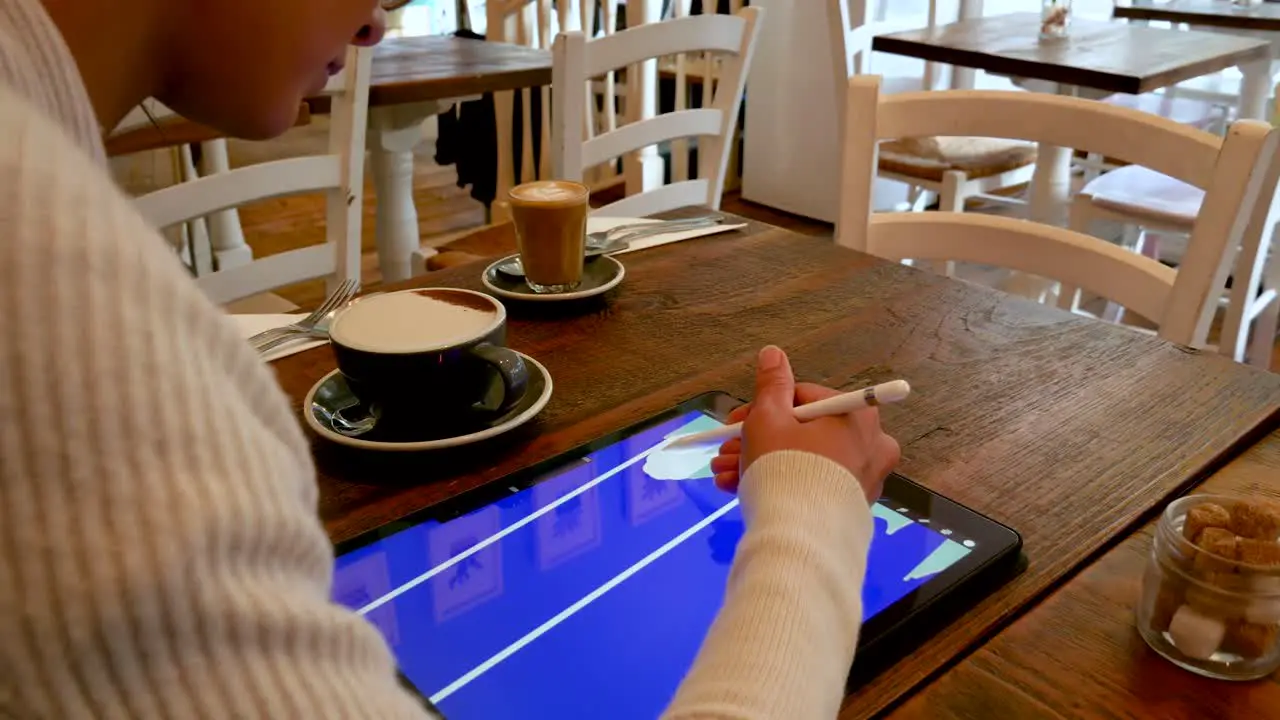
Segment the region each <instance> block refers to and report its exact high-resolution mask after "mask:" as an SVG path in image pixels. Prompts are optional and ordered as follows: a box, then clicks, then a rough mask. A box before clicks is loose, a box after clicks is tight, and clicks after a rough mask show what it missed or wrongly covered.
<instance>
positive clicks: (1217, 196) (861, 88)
mask: <svg viewBox="0 0 1280 720" xmlns="http://www.w3.org/2000/svg"><path fill="white" fill-rule="evenodd" d="M845 113H846V115H847V118H848V123H847V125H846V135H845V138H844V149H843V172H842V197H843V199H844V203H843V206H842V211H841V216H840V222H839V223H838V225H837V228H836V229H837V241H838V242H840V243H841V244H843V245H847V246H849V247H852V248H855V249H858V250H863V251H865V252H869V253H871V254H873V255H879V256H881V257H886V258H891V259H895V260H907V259H909V260H925V261H933V262H937V261H954V260H962V261H968V262H975V263H981V264H987V265H997V266H1000V267H1004V268H1009V269H1014V270H1018V271H1022V272H1027V273H1033V274H1035V275H1039V276H1042V277H1047V278H1051V279H1054V280H1057V281H1059V282H1060V283H1062V289H1061V291H1060V292H1059V294H1058V299H1057V303H1058V305H1059V307H1062V308H1064V309H1069V310H1073V311H1074V310H1077V308H1078V302H1079V295H1080V292H1079V289H1080V288H1083V289H1085V290H1087V291H1089V292H1091V293H1094V294H1097V295H1099V296H1101V297H1103V298H1105V299H1107V300H1110V301H1113V302H1115V303H1117V304H1119V305H1122V306H1124V307H1127V308H1129V309H1131V310H1133V311H1134V312H1136V313H1138V314H1140V315H1142V316H1143V317H1145V318H1147V319H1149V320H1151V321H1153V322H1155V323H1156V326H1157V327H1158V331H1157V332H1158V334H1159V335H1160V336H1161V337H1163V338H1165V339H1168V340H1171V341H1173V342H1177V343H1181V344H1184V345H1189V346H1193V347H1205V346H1206V339H1207V336H1208V331H1209V324H1210V322H1211V320H1212V318H1213V314H1214V310H1215V308H1216V306H1217V301H1218V298H1219V296H1220V295H1221V294H1222V291H1223V286H1224V283H1225V280H1226V277H1227V274H1228V272H1229V271H1230V270H1231V263H1232V260H1233V258H1234V257H1235V256H1236V254H1237V253H1236V249H1237V248H1239V247H1240V246H1241V245H1242V244H1243V241H1244V239H1245V238H1246V237H1247V236H1248V235H1249V234H1250V233H1251V232H1252V231H1253V229H1255V228H1256V227H1257V226H1260V224H1261V223H1263V222H1265V217H1266V214H1267V204H1268V202H1269V200H1270V198H1271V196H1272V194H1273V193H1274V191H1275V185H1276V175H1277V172H1276V170H1277V167H1276V156H1277V148H1278V147H1280V134H1278V133H1277V132H1276V131H1275V130H1273V129H1272V128H1271V127H1270V126H1269V125H1266V124H1264V123H1259V122H1251V121H1244V122H1238V123H1236V124H1234V125H1232V126H1231V128H1230V130H1229V132H1228V134H1227V137H1226V139H1225V140H1224V141H1222V142H1221V143H1219V141H1218V140H1217V139H1216V138H1214V137H1213V136H1211V135H1208V134H1207V133H1204V132H1201V131H1198V130H1194V129H1192V128H1188V127H1186V126H1184V125H1181V124H1179V123H1176V122H1174V121H1172V120H1168V119H1165V118H1160V117H1155V116H1152V115H1148V114H1146V113H1142V112H1139V111H1136V110H1131V109H1128V108H1120V107H1114V106H1111V105H1108V104H1105V103H1099V102H1094V101H1089V100H1083V99H1080V98H1071V97H1061V96H1051V95H1046V94H1036V93H1017V92H991V91H944V92H920V93H907V94H901V95H887V96H883V97H882V96H881V95H880V91H879V83H878V80H877V78H875V77H868V76H860V77H859V76H855V77H854V78H852V79H851V80H850V81H849V85H848V93H847V96H846V103H845ZM971 134H978V135H983V136H991V137H1003V138H1019V139H1025V140H1034V141H1037V142H1046V143H1049V144H1051V145H1058V146H1062V147H1074V148H1082V149H1087V150H1091V151H1097V152H1101V153H1104V154H1105V155H1106V156H1107V157H1115V158H1120V159H1123V160H1126V161H1129V162H1135V163H1140V164H1143V165H1147V166H1150V167H1152V168H1155V169H1157V170H1159V171H1160V172H1163V173H1167V174H1169V175H1172V176H1174V177H1177V178H1180V179H1183V180H1184V181H1188V182H1192V183H1196V184H1200V185H1203V186H1204V187H1206V188H1207V193H1206V196H1205V201H1204V204H1203V207H1202V209H1201V212H1200V215H1199V216H1198V217H1197V219H1196V222H1195V227H1194V229H1193V231H1192V239H1191V244H1190V247H1189V250H1188V252H1187V256H1186V258H1185V259H1184V262H1183V264H1182V266H1181V267H1180V268H1179V269H1178V270H1176V271H1175V270H1173V269H1172V268H1169V267H1166V266H1164V265H1161V264H1160V263H1158V262H1156V261H1155V260H1153V259H1151V258H1148V257H1145V256H1142V255H1139V254H1136V253H1132V252H1128V251H1126V250H1124V249H1122V248H1119V247H1116V246H1115V245H1113V244H1111V243H1108V242H1106V241H1103V240H1100V239H1098V238H1094V237H1091V236H1089V235H1085V234H1083V233H1079V232H1075V231H1072V230H1068V229H1063V228H1055V227H1050V226H1046V225H1040V224H1037V223H1033V222H1030V221H1026V220H1018V219H1011V218H1005V217H995V216H987V215H979V214H976V213H975V214H961V213H946V212H944V213H921V214H906V215H903V214H896V213H894V214H875V215H873V214H872V213H871V212H870V203H871V183H872V181H873V180H874V177H875V172H876V167H877V162H876V154H877V144H878V142H879V141H881V140H885V139H891V138H895V137H903V136H907V137H913V136H926V135H971ZM1243 260H1244V259H1243V258H1242V261H1243ZM1230 312H1232V313H1236V314H1237V315H1239V314H1240V313H1241V308H1239V307H1233V308H1231V310H1230ZM1230 326H1231V322H1228V327H1230ZM1238 326H1239V323H1237V327H1238ZM1272 336H1274V332H1272ZM1235 345H1236V342H1235V340H1234V338H1228V337H1225V336H1224V340H1223V343H1222V344H1221V346H1220V347H1221V351H1222V352H1223V354H1226V355H1232V352H1231V348H1233V347H1235Z"/></svg>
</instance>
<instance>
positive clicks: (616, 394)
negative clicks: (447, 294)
mask: <svg viewBox="0 0 1280 720" xmlns="http://www.w3.org/2000/svg"><path fill="white" fill-rule="evenodd" d="M486 235H487V238H481V239H480V240H479V241H478V243H477V244H486V245H487V246H490V247H504V246H506V247H509V246H510V243H512V237H511V230H510V226H509V225H502V226H497V227H495V228H492V229H490V230H487V231H486ZM625 261H626V264H627V280H626V282H625V283H624V284H623V285H622V286H621V287H620V288H619V290H617V291H615V292H614V293H612V294H611V295H610V296H609V297H608V298H607V300H606V301H604V302H602V303H600V304H596V305H588V306H585V307H582V306H579V307H574V308H566V307H559V308H557V307H550V308H536V309H530V308H521V307H518V306H514V305H513V306H512V307H511V308H510V313H511V323H510V328H509V342H510V343H511V345H512V346H514V347H516V348H518V349H520V350H522V351H524V352H527V353H529V354H531V355H532V356H534V357H536V358H538V359H539V360H540V361H541V362H542V363H543V364H545V365H546V367H547V368H548V369H549V370H550V372H551V374H552V376H553V377H554V378H555V383H556V390H555V395H554V396H553V398H552V399H551V402H550V404H549V405H548V406H547V408H546V410H544V412H543V414H542V416H541V417H540V418H539V419H538V420H537V421H535V422H534V423H531V424H530V425H528V426H526V427H525V428H522V429H520V430H518V431H516V432H514V433H513V434H511V435H510V436H507V437H505V438H502V439H499V440H497V441H495V442H493V443H490V444H487V445H484V446H480V447H474V448H471V449H467V450H461V451H457V452H454V453H452V454H431V455H422V456H403V455H400V454H394V453H393V454H387V455H376V454H372V453H362V452H357V451H352V450H348V449H345V448H340V447H337V446H334V445H330V444H328V443H325V442H323V441H320V440H319V439H318V438H313V442H314V447H315V453H316V458H317V465H318V467H319V471H320V488H321V502H320V513H321V516H322V518H323V520H324V522H325V525H326V527H327V528H328V530H329V532H330V534H331V536H332V537H333V538H334V539H335V540H342V539H346V538H349V537H351V536H353V535H355V534H357V533H359V532H362V531H365V530H368V529H371V528H373V527H376V526H379V525H381V524H383V523H386V522H387V521H389V520H392V519H394V518H397V517H400V516H402V515H404V514H406V513H408V512H410V511H412V510H415V509H418V508H421V507H424V506H427V505H430V504H433V503H436V502H439V501H441V500H443V499H446V498H448V497H450V496H452V495H454V494H456V493H459V492H462V491H464V490H467V489H469V488H473V487H476V486H479V485H482V484H484V483H487V482H490V481H492V480H494V479H497V478H498V477H500V476H501V475H503V474H505V473H509V472H511V471H513V470H516V469H519V468H521V467H524V466H527V465H529V464H531V463H533V462H537V461H539V460H542V459H546V458H548V457H551V456H553V455H555V454H557V453H560V452H563V451H564V450H566V449H568V448H570V447H573V446H575V445H578V444H579V443H581V442H584V441H586V440H588V439H591V438H594V437H597V436H599V435H601V434H604V433H606V432H608V431H611V430H615V429H617V428H620V427H624V426H626V425H628V424H630V423H633V422H636V421H639V420H641V419H643V418H646V417H649V416H651V415H653V414H655V413H657V412H660V411H662V410H665V409H667V408H669V407H671V406H673V405H675V404H676V403H677V402H679V401H680V400H682V399H684V398H687V397H690V396H693V395H696V394H698V393H701V392H704V391H707V390H711V389H723V390H726V391H729V392H732V393H735V394H737V395H739V396H746V395H748V394H749V393H750V391H751V387H752V379H753V375H752V369H751V368H752V363H753V360H754V357H755V354H756V352H757V351H758V349H759V348H760V347H761V346H762V345H764V344H766V343H777V344H779V345H780V346H782V347H783V348H784V349H786V350H787V351H788V352H789V353H790V354H791V357H792V361H793V363H794V366H795V368H796V370H797V374H798V375H799V377H800V378H801V379H802V380H808V381H815V382H820V383H825V384H827V385H831V386H835V387H841V388H852V387H855V386H862V385H866V384H870V383H874V382H878V381H883V380H887V379H890V378H896V377H903V378H907V379H909V380H910V381H911V383H912V385H913V387H914V388H915V389H916V393H915V394H913V396H912V399H911V401H910V402H909V403H906V404H904V405H902V406H896V407H889V408H886V409H885V411H884V418H885V422H886V424H887V427H888V428H889V430H890V431H891V432H892V433H893V434H894V435H895V436H896V437H897V438H898V439H899V440H900V442H901V444H902V448H903V455H904V460H903V463H902V468H901V469H902V471H903V472H904V473H905V474H906V475H908V476H910V477H913V478H915V479H917V480H919V481H921V482H923V483H925V484H927V485H929V486H930V487H932V488H934V489H935V490H938V491H939V492H942V493H944V494H946V495H948V496H950V497H953V498H955V499H956V500H958V501H960V502H962V503H965V504H967V505H970V506H971V507H974V508H976V509H977V510H979V511H981V512H984V513H987V514H989V515H991V516H992V517H994V518H996V519H997V520H1000V521H1003V522H1005V523H1007V524H1009V525H1011V526H1013V527H1014V528H1016V529H1018V530H1019V531H1020V532H1021V533H1022V534H1023V537H1024V538H1025V541H1026V552H1027V555H1028V557H1029V559H1030V564H1029V568H1028V569H1027V571H1026V572H1024V573H1023V574H1022V575H1020V576H1019V577H1018V578H1016V579H1015V580H1013V581H1012V582H1010V583H1009V584H1008V585H1006V586H1005V587H1003V588H1002V589H1000V590H998V591H997V592H996V593H994V594H993V595H992V596H991V597H989V598H988V599H986V600H985V601H984V602H982V603H981V604H980V605H978V606H977V607H976V608H975V609H974V610H973V611H972V612H969V613H968V614H966V615H965V617H964V619H963V620H961V621H959V622H956V623H954V624H952V625H950V626H948V627H947V628H946V629H945V630H944V631H942V632H941V633H940V634H938V635H937V636H936V637H934V638H933V639H931V640H930V641H929V642H928V644H927V646H926V647H925V648H923V649H922V650H921V651H920V652H917V653H914V654H913V655H912V656H911V657H910V658H909V659H907V660H905V661H903V662H901V663H899V664H897V665H896V666H894V667H893V668H892V669H890V670H889V671H888V672H886V673H884V674H883V675H882V676H880V677H879V678H878V679H877V680H876V681H874V682H873V683H872V684H871V685H869V686H867V687H865V688H863V689H862V690H860V691H859V693H858V694H857V695H856V696H855V697H854V698H853V699H852V700H851V701H850V703H851V704H850V706H849V709H848V712H849V713H852V714H855V715H861V714H864V713H870V712H875V711H877V710H879V709H882V708H884V707H886V706H888V705H889V704H891V703H893V702H896V701H898V700H899V699H901V698H902V697H903V696H904V695H905V694H907V693H909V692H911V691H912V690H913V689H914V688H916V687H917V686H918V685H920V684H921V683H922V682H924V681H925V680H926V679H927V678H928V677H929V676H930V675H931V674H933V673H936V672H937V671H938V670H940V669H941V668H943V667H945V666H946V665H947V664H948V663H950V662H951V661H953V660H954V659H955V658H957V657H959V656H961V655H962V654H964V653H965V652H967V651H968V650H969V649H971V648H973V647H974V646H975V645H976V644H978V643H979V642H980V640H981V639H983V638H984V637H986V636H987V634H989V633H991V632H992V631H994V630H995V629H997V628H999V627H1000V626H1001V625H1003V624H1004V623H1007V622H1008V621H1010V620H1011V619H1013V617H1015V616H1016V615H1017V614H1018V613H1019V612H1021V611H1022V610H1024V609H1025V608H1026V607H1028V606H1029V605H1031V604H1034V603H1035V602H1036V601H1037V599H1038V598H1039V597H1040V596H1041V595H1043V594H1044V593H1045V592H1046V591H1047V590H1049V589H1050V588H1051V587H1052V586H1053V585H1054V584H1055V583H1058V582H1060V581H1061V580H1062V579H1064V578H1065V577H1066V576H1068V575H1069V574H1071V573H1072V572H1074V571H1076V570H1077V569H1078V568H1080V567H1082V566H1083V565H1085V564H1086V563H1087V562H1088V561H1089V559H1090V558H1091V557H1093V556H1094V554H1096V553H1097V552H1099V551H1100V550H1102V549H1104V548H1105V547H1106V546H1107V545H1108V544H1109V543H1111V542H1112V541H1113V540H1114V539H1115V538H1116V537H1119V536H1121V535H1123V534H1125V533H1127V532H1128V531H1129V530H1131V529H1132V528H1134V527H1137V526H1138V525H1140V524H1141V523H1143V522H1145V521H1147V520H1148V519H1149V518H1150V516H1151V515H1152V513H1153V512H1155V510H1156V509H1157V508H1158V507H1160V506H1162V505H1163V504H1164V503H1165V502H1166V501H1167V500H1168V499H1170V498H1171V497H1172V496H1174V495H1177V494H1179V493H1181V492H1182V491H1184V490H1185V489H1186V488H1187V487H1188V486H1190V485H1192V484H1193V483H1194V482H1195V479H1196V478H1197V477H1198V476H1200V474H1201V473H1203V472H1205V471H1207V470H1209V469H1212V468H1213V467H1214V466H1215V465H1216V464H1218V463H1220V462H1222V461H1224V460H1225V459H1228V458H1230V457H1231V456H1233V455H1234V454H1235V452H1236V450H1237V449H1238V448H1239V447H1247V446H1248V445H1250V444H1252V442H1253V440H1254V439H1255V437H1256V436H1258V434H1259V433H1261V432H1263V431H1265V430H1269V429H1270V428H1271V427H1272V426H1274V425H1275V424H1276V422H1277V420H1278V419H1280V417H1278V411H1280V376H1276V375H1270V374H1265V373H1260V372H1257V371H1255V370H1253V369H1252V368H1249V367H1246V366H1242V365H1237V364H1234V363H1231V362H1229V361H1228V360H1226V359H1223V358H1221V357H1219V356H1216V355H1207V354H1202V353H1198V352H1195V351H1192V350H1189V349H1185V348H1180V347H1176V346H1173V345H1169V344H1167V343H1164V342H1162V341H1159V340H1156V339H1153V338H1150V337H1147V336H1144V335H1140V334H1137V333H1133V332H1131V331H1128V330H1125V329H1123V328H1119V327H1115V326H1110V325H1106V324H1102V323H1099V322H1097V321H1094V320H1090V319H1087V318H1082V317H1078V316H1073V315H1069V314H1066V313H1063V312H1060V311H1058V310H1055V309H1053V308H1049V307H1046V306H1043V305H1039V304H1036V303H1031V302H1029V301H1025V300H1022V299H1018V298H1015V297H1012V296H1008V295H1004V294H1000V293H997V292H994V291H992V290H989V289H986V288H982V287H978V286H975V285H970V284H967V283H962V282H957V281H953V280H949V279H947V278H943V277H939V276H935V275H929V274H925V273H922V272H919V271H917V270H913V269H911V268H907V267H904V266H901V265H897V264H892V263H888V262H885V261H881V260H878V259H875V258H872V257H870V256H866V255H861V254H858V253H855V252H853V251H850V250H847V249H845V248H841V247H838V246H836V245H834V244H833V243H831V242H829V241H825V240H819V239H814V238H808V237H803V236H799V235H795V234H793V233H789V232H786V231H783V230H780V229H777V228H771V227H769V226H765V225H761V224H757V223H753V224H751V225H750V227H749V229H748V230H747V231H744V232H733V233H725V234H723V235H718V236H712V237H706V238H700V239H697V240H691V241H688V242H684V243H681V244H678V245H669V246H665V247H661V248H655V249H653V250H649V251H645V252H640V253H634V254H630V255H627V256H625ZM482 267H483V266H482V265H478V264H472V265H467V266H462V267H457V268H452V269H450V270H445V271H441V272H436V273H432V274H430V275H427V276H424V277H421V278H417V279H415V281H413V282H414V284H417V285H445V286H458V287H468V288H473V289H479V288H480V287H481V285H480V281H479V273H480V270H481V268H482ZM332 368H333V358H332V354H331V351H330V350H329V349H328V348H317V349H315V350H311V351H308V352H305V353H300V354H297V355H294V356H292V357H289V358H286V359H284V360H282V361H280V362H278V363H277V364H276V370H277V372H278V375H279V377H280V381H281V383H282V385H283V387H284V389H285V390H286V392H287V393H288V394H289V396H290V397H291V398H292V399H293V402H294V404H295V409H296V410H298V411H299V412H300V411H301V408H300V403H301V399H302V398H303V397H304V395H305V394H306V392H307V390H308V388H310V387H311V385H312V384H313V383H315V382H316V381H317V380H319V378H320V377H322V376H323V375H324V374H325V373H326V372H328V371H329V370H331V369H332Z"/></svg>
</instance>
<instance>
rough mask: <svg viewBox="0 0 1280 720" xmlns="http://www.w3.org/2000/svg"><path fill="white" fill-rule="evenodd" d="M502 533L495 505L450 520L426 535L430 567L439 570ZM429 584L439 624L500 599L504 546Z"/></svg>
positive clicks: (462, 563) (480, 554)
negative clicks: (484, 540)
mask: <svg viewBox="0 0 1280 720" xmlns="http://www.w3.org/2000/svg"><path fill="white" fill-rule="evenodd" d="M501 530H502V516H501V514H500V511H499V510H498V508H497V506H494V505H490V506H489V507H486V508H484V509H481V510H478V511H476V512H473V513H471V514H470V515H464V516H462V517H460V518H457V519H454V520H450V521H449V522H447V523H445V524H443V525H440V526H438V527H434V528H432V529H431V530H430V531H429V532H428V533H427V559H428V561H429V562H430V565H431V567H437V566H439V565H442V564H444V563H446V562H448V561H450V560H452V559H453V558H455V557H458V556H459V555H461V554H463V553H465V552H466V551H467V550H469V549H470V548H471V547H473V546H474V545H475V544H476V543H478V542H479V541H480V540H482V539H484V538H487V537H490V536H492V535H495V534H497V533H498V532H500V531H501ZM430 582H431V597H432V601H433V605H434V610H435V619H436V622H444V621H445V620H448V619H450V618H455V617H457V616H459V615H461V614H463V613H465V612H467V611H468V610H471V609H473V608H476V607H478V606H480V605H482V604H484V603H485V602H487V601H489V600H492V599H493V598H495V597H498V596H499V595H501V594H502V543H492V544H490V545H488V546H487V547H485V548H482V549H480V550H477V551H476V552H474V553H472V554H470V555H468V556H467V557H465V558H463V559H462V560H461V561H459V562H457V563H455V564H454V565H453V566H452V567H450V568H449V569H448V570H446V571H445V572H442V573H440V574H439V575H437V576H435V577H433V578H431V581H430ZM388 606H390V604H388Z"/></svg>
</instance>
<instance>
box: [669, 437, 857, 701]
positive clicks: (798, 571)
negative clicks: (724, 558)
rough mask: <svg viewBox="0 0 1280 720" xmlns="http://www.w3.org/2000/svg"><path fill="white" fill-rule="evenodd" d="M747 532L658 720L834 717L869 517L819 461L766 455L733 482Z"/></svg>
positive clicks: (853, 484)
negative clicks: (711, 618) (720, 600)
mask: <svg viewBox="0 0 1280 720" xmlns="http://www.w3.org/2000/svg"><path fill="white" fill-rule="evenodd" d="M739 493H740V495H741V497H742V508H743V513H744V516H745V522H746V533H745V534H744V535H743V537H742V540H741V541H740V542H739V544H738V550H737V553H736V555H735V556H734V560H733V567H732V568H731V569H730V572H729V583H728V590H727V593H726V596H725V601H724V607H723V608H721V610H720V613H719V615H717V617H716V620H715V623H714V624H713V625H712V628H711V631H710V633H708V635H707V638H706V640H705V641H704V644H703V646H702V649H701V650H700V651H699V653H698V658H697V660H696V661H695V663H694V666H693V669H692V670H691V671H690V672H689V674H688V675H687V676H686V677H685V680H684V683H683V684H682V685H681V686H680V690H679V692H678V693H677V694H676V698H675V700H674V701H673V702H672V704H671V706H670V707H669V708H668V709H667V712H666V715H665V716H664V717H666V718H668V720H691V719H693V718H719V719H724V720H729V719H733V720H748V719H750V720H757V719H758V720H765V719H766V718H768V719H770V720H783V719H785V720H810V719H813V720H818V719H819V718H822V719H829V718H834V717H836V714H837V713H838V711H839V709H840V703H841V700H842V699H843V697H844V688H845V679H846V677H847V676H848V673H849V667H850V664H851V663H852V661H853V654H854V648H855V647H856V646H857V644H858V631H859V629H860V627H861V623H862V582H863V576H864V575H865V573H866V562H867V552H868V550H869V547H870V543H871V529H872V519H871V513H870V510H869V508H868V506H867V501H866V498H865V496H864V494H863V490H862V487H861V486H860V485H859V484H858V482H857V481H856V480H855V479H854V477H853V476H852V475H850V474H849V472H848V471H847V470H845V469H844V468H842V467H841V466H839V465H837V464H836V463H834V462H832V461H830V460H827V459H826V458H822V457H819V456H817V455H811V454H808V453H801V452H795V451H786V452H775V453H770V454H768V455H765V456H764V457H762V458H760V459H759V460H757V461H756V462H755V464H753V465H752V466H751V469H750V470H748V471H747V473H746V475H745V476H744V477H743V479H742V483H741V486H740V488H739Z"/></svg>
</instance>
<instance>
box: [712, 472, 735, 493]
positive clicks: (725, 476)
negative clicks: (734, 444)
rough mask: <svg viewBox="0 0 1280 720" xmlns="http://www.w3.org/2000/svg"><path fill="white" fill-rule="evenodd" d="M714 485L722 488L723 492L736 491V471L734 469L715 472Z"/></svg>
mask: <svg viewBox="0 0 1280 720" xmlns="http://www.w3.org/2000/svg"><path fill="white" fill-rule="evenodd" d="M716 487H718V488H720V489H721V490H724V491H725V492H731V493H736V492H738V473H737V471H736V470H735V471H734V472H727V473H717V474H716Z"/></svg>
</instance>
